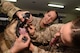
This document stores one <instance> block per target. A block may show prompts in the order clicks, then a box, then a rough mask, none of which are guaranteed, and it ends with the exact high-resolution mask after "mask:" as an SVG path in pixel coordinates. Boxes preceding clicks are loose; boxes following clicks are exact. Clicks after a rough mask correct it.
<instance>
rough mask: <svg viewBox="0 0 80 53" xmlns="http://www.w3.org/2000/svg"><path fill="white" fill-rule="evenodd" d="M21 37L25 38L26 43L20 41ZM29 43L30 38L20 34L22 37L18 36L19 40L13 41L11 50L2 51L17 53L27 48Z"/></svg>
mask: <svg viewBox="0 0 80 53" xmlns="http://www.w3.org/2000/svg"><path fill="white" fill-rule="evenodd" d="M23 37H26V38H27V41H26V42H24V41H23V40H22V38H23ZM29 43H30V37H29V36H28V34H27V33H25V34H22V35H20V37H19V38H17V39H16V41H15V43H14V45H13V46H12V48H10V49H8V50H6V51H4V52H3V53H17V52H19V51H21V50H22V49H24V48H28V46H29ZM23 45H24V46H23Z"/></svg>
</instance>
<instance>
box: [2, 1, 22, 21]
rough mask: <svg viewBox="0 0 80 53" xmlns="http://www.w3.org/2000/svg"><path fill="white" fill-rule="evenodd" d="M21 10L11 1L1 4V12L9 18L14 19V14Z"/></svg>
mask: <svg viewBox="0 0 80 53" xmlns="http://www.w3.org/2000/svg"><path fill="white" fill-rule="evenodd" d="M18 10H21V9H20V8H18V7H16V6H14V4H12V3H10V2H3V3H2V4H1V12H3V13H5V14H7V15H8V16H9V19H10V20H12V17H13V15H14V14H15V13H16V12H17V11H18Z"/></svg>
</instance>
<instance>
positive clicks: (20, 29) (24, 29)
mask: <svg viewBox="0 0 80 53" xmlns="http://www.w3.org/2000/svg"><path fill="white" fill-rule="evenodd" d="M19 33H20V34H25V33H27V32H26V28H19Z"/></svg>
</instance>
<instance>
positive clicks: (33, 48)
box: [29, 43, 57, 53]
mask: <svg viewBox="0 0 80 53" xmlns="http://www.w3.org/2000/svg"><path fill="white" fill-rule="evenodd" d="M29 49H30V50H31V51H32V53H57V52H56V51H45V50H44V49H41V48H39V47H36V46H34V45H33V44H32V43H31V44H30V48H29ZM53 50H54V49H53Z"/></svg>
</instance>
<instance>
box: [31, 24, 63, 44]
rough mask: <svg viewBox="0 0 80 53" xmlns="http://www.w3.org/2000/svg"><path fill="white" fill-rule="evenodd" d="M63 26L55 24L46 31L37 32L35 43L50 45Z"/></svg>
mask: <svg viewBox="0 0 80 53" xmlns="http://www.w3.org/2000/svg"><path fill="white" fill-rule="evenodd" d="M62 25H63V24H53V25H52V26H50V27H48V28H46V29H45V30H44V31H39V32H35V34H34V35H33V36H32V37H35V40H33V41H34V42H40V43H48V42H50V40H51V39H52V38H53V37H54V34H55V33H56V32H57V31H59V29H60V28H61V26H62Z"/></svg>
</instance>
